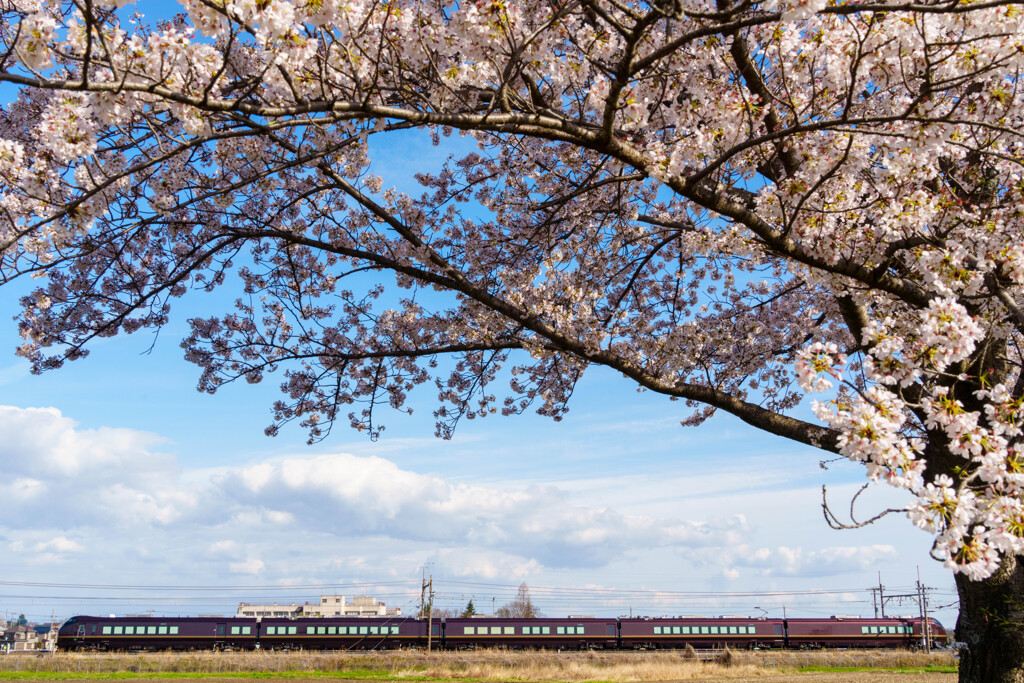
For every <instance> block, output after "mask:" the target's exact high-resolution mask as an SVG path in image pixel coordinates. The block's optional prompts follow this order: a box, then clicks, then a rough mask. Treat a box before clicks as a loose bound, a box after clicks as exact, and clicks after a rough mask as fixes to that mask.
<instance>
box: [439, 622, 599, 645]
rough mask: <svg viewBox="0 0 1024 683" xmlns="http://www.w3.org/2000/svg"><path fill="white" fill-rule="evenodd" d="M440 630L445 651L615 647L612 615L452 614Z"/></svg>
mask: <svg viewBox="0 0 1024 683" xmlns="http://www.w3.org/2000/svg"><path fill="white" fill-rule="evenodd" d="M443 633H444V638H443V647H444V648H445V649H447V650H464V649H473V648H477V647H495V646H498V647H509V648H514V649H521V648H538V649H556V650H587V649H611V648H615V647H618V620H617V619H615V618H607V619H597V618H593V617H583V618H569V617H566V618H564V619H563V618H539V619H515V618H512V619H509V618H500V617H493V618H490V617H473V618H460V617H454V618H450V619H445V622H444V630H443Z"/></svg>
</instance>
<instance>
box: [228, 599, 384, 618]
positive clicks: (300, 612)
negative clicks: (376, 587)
mask: <svg viewBox="0 0 1024 683" xmlns="http://www.w3.org/2000/svg"><path fill="white" fill-rule="evenodd" d="M401 615H402V610H401V608H399V607H396V608H394V609H388V608H387V605H386V604H384V603H383V602H378V601H377V599H376V598H374V597H373V596H370V595H360V596H357V597H354V598H352V602H346V601H345V596H344V595H321V596H320V602H319V603H311V602H306V603H303V604H301V605H297V604H295V603H292V604H291V605H278V604H276V603H275V604H273V605H250V604H249V603H246V602H243V603H241V604H239V605H238V612H237V616H240V617H285V618H288V619H294V618H296V617H393V616H401Z"/></svg>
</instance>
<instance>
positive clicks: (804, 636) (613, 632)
mask: <svg viewBox="0 0 1024 683" xmlns="http://www.w3.org/2000/svg"><path fill="white" fill-rule="evenodd" d="M923 623H924V622H922V620H921V619H916V618H886V619H860V618H856V617H829V618H827V619H767V618H753V617H716V618H708V617H665V618H657V619H650V618H614V617H610V618H606V619H601V618H594V617H567V618H564V619H563V618H543V619H500V618H488V617H473V618H445V619H433V620H431V621H430V625H429V628H430V633H429V636H428V632H427V628H428V624H427V620H425V619H415V618H402V617H398V618H395V617H372V618H365V617H336V618H324V619H318V618H306V619H302V618H300V619H282V618H269V617H264V618H261V619H253V618H237V617H179V618H162V617H109V618H108V617H89V616H77V617H71V618H70V619H68V620H67V621H66V622H64V624H63V625H62V626H61V627H60V631H59V634H58V638H57V647H59V648H60V649H65V650H82V649H86V650H255V649H261V648H262V649H267V650H286V649H309V650H373V649H394V648H403V647H417V648H425V647H428V641H429V646H431V647H434V648H438V649H449V650H455V649H471V648H477V647H504V648H551V649H581V650H585V649H637V650H641V649H651V650H653V649H671V648H683V647H686V646H687V645H692V646H693V647H694V648H698V649H706V648H722V647H725V646H728V647H730V648H734V649H735V648H823V647H837V648H853V647H857V648H894V647H895V648H899V647H904V648H906V647H918V646H921V645H922V644H923V641H924V633H923V630H922V624H923ZM928 637H929V642H930V643H932V644H933V645H940V646H943V645H946V644H948V642H949V641H950V638H949V636H948V635H947V634H946V630H945V629H944V628H943V627H942V624H940V623H939V622H938V621H936V620H935V619H929V620H928Z"/></svg>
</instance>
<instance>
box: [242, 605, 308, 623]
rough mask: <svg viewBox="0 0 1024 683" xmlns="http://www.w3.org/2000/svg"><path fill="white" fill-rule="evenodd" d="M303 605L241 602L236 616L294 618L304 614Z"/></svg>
mask: <svg viewBox="0 0 1024 683" xmlns="http://www.w3.org/2000/svg"><path fill="white" fill-rule="evenodd" d="M302 608H303V605H296V604H295V603H294V602H293V603H292V604H290V605H279V604H277V603H276V602H275V603H274V604H273V605H250V604H249V603H247V602H242V603H239V605H238V612H237V614H236V616H239V617H284V618H286V619H294V618H295V617H297V616H300V615H301V614H302Z"/></svg>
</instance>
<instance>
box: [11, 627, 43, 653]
mask: <svg viewBox="0 0 1024 683" xmlns="http://www.w3.org/2000/svg"><path fill="white" fill-rule="evenodd" d="M47 628H49V627H47ZM42 643H43V640H42V639H41V638H40V637H39V634H38V633H36V630H35V629H34V628H32V627H31V626H22V625H20V624H18V625H15V626H11V627H10V628H7V629H5V630H4V634H3V640H0V647H2V649H3V650H4V652H24V651H26V650H36V649H39V648H40V647H42Z"/></svg>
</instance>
